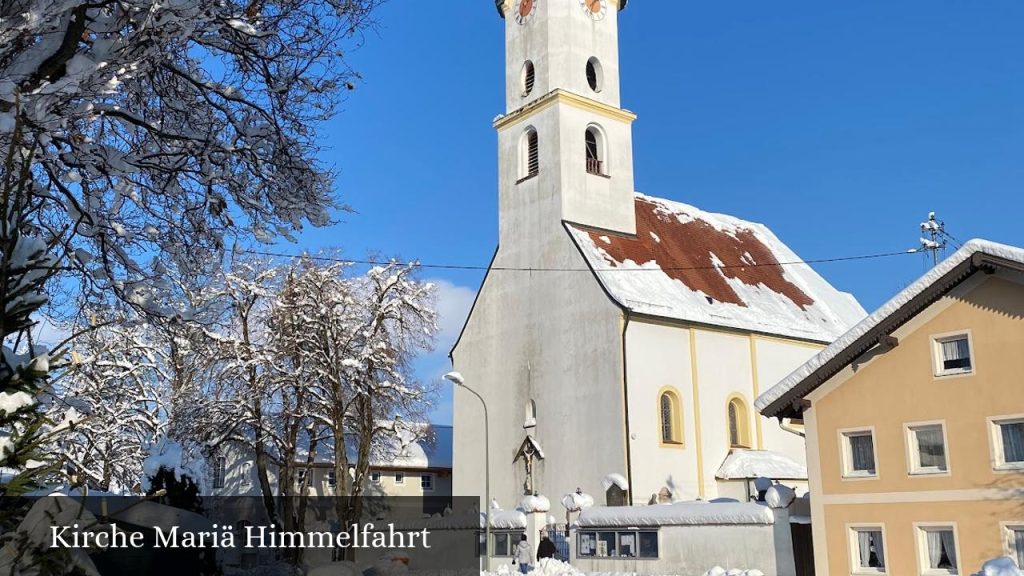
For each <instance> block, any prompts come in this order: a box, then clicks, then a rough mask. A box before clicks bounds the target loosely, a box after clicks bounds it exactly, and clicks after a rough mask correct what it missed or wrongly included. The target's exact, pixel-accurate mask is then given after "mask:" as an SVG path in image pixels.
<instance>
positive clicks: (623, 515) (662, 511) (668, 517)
mask: <svg viewBox="0 0 1024 576" xmlns="http://www.w3.org/2000/svg"><path fill="white" fill-rule="evenodd" d="M576 523H577V524H578V525H579V527H581V528H597V527H619V526H699V525H712V524H774V523H775V516H774V515H773V514H772V511H771V510H770V509H769V508H768V507H767V506H764V505H762V504H756V503H753V502H723V503H711V502H677V503H674V504H654V505H650V506H595V507H593V508H587V509H585V510H583V512H581V513H580V517H579V519H578V520H577V521H576Z"/></svg>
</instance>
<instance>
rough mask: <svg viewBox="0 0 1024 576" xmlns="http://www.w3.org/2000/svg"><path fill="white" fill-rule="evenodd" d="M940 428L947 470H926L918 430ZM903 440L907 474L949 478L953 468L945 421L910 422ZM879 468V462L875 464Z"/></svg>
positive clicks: (906, 426)
mask: <svg viewBox="0 0 1024 576" xmlns="http://www.w3.org/2000/svg"><path fill="white" fill-rule="evenodd" d="M932 426H939V427H941V428H942V452H943V454H944V455H945V457H946V469H945V470H942V469H939V468H932V467H928V468H924V467H922V466H921V453H920V452H919V450H918V443H917V430H916V428H925V427H932ZM903 438H904V440H905V441H906V448H907V473H908V474H909V475H910V476H915V477H918V476H949V475H950V474H951V473H952V472H951V471H952V469H953V466H952V464H951V458H950V454H949V436H948V431H947V429H946V421H945V420H930V421H927V422H908V423H906V424H904V425H903ZM875 465H876V466H877V462H876V463H875Z"/></svg>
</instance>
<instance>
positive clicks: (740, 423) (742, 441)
mask: <svg viewBox="0 0 1024 576" xmlns="http://www.w3.org/2000/svg"><path fill="white" fill-rule="evenodd" d="M733 402H736V403H737V405H738V406H739V407H740V408H742V412H743V413H742V414H740V411H739V410H737V412H736V436H737V440H739V441H738V442H737V443H736V444H733V443H732V438H731V437H730V434H729V432H730V428H729V424H730V422H729V406H732V404H733ZM725 425H726V429H725V444H726V446H727V447H728V448H729V449H730V450H731V449H733V448H746V449H747V450H750V449H752V448H753V447H754V446H753V443H752V442H751V437H750V408H748V405H747V400H746V398H744V397H743V395H742V394H736V393H733V394H730V395H729V397H728V398H726V399H725Z"/></svg>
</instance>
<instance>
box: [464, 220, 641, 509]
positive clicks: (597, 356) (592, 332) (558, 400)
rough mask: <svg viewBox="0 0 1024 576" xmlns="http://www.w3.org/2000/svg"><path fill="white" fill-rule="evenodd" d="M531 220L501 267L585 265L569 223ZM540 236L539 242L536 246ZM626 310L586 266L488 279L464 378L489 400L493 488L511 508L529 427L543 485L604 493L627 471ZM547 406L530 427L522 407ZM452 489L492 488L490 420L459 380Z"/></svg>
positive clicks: (476, 491)
mask: <svg viewBox="0 0 1024 576" xmlns="http://www.w3.org/2000/svg"><path fill="white" fill-rule="evenodd" d="M557 232H558V233H560V235H561V236H560V237H558V236H555V237H552V235H551V231H550V230H548V231H547V232H545V231H543V230H537V233H536V235H531V234H530V232H529V231H528V230H527V229H524V230H522V234H521V235H520V236H519V239H518V241H517V243H516V244H512V245H502V247H501V249H500V250H499V253H498V257H497V258H496V260H495V266H499V267H500V266H521V265H522V264H523V262H524V261H527V260H528V259H529V254H541V255H543V256H542V257H541V258H538V259H537V260H534V261H533V263H534V265H535V266H547V267H569V268H579V267H580V259H579V254H578V252H577V251H576V248H575V246H574V245H573V244H572V243H571V241H570V240H569V237H568V235H567V234H566V232H565V231H564V230H563V229H561V228H558V229H557ZM531 245H532V246H531ZM621 330H622V327H621V312H620V311H619V310H618V309H617V308H616V307H615V306H614V305H613V304H612V303H611V301H610V300H609V299H608V298H607V296H606V295H605V294H604V292H603V291H602V290H601V288H600V286H599V285H598V283H597V282H595V281H594V279H593V277H592V276H591V275H590V274H589V273H587V272H547V273H538V274H531V273H529V272H519V271H514V272H513V271H508V272H502V271H494V272H492V273H491V274H490V275H489V276H488V278H487V280H486V281H485V283H484V285H483V287H482V289H481V293H480V296H479V298H478V300H477V302H476V305H475V307H474V309H473V313H472V315H471V317H470V320H469V322H468V323H467V325H466V328H465V331H464V333H463V335H462V338H461V339H460V341H459V343H458V344H457V346H456V348H455V350H454V352H453V360H454V366H455V369H456V370H458V371H460V372H462V374H463V375H464V376H465V379H466V385H467V386H470V387H472V388H473V389H474V390H476V391H477V392H478V393H480V394H481V395H482V396H483V397H484V399H485V400H486V401H487V404H488V408H489V414H490V420H491V422H490V425H491V428H490V430H491V432H490V433H491V442H490V456H491V495H492V497H493V498H497V499H498V501H499V503H500V504H501V505H502V506H503V507H511V506H513V505H514V504H515V503H516V502H518V501H519V499H520V498H521V496H522V494H523V481H524V479H525V470H524V467H523V463H522V462H519V463H513V458H514V455H515V453H516V450H517V449H518V448H519V446H520V444H521V443H522V441H523V440H524V438H525V435H526V434H527V433H530V434H533V435H534V437H535V438H536V439H537V440H538V442H539V443H540V445H541V447H542V448H543V450H544V456H545V458H544V459H543V460H540V461H539V462H537V463H536V466H535V470H534V479H535V483H534V488H535V490H536V491H538V492H540V493H543V494H548V495H553V496H554V497H557V496H558V495H561V494H565V493H568V492H572V491H573V490H575V489H576V488H577V487H581V488H583V490H584V491H586V492H588V493H590V494H594V495H595V496H599V495H601V494H603V489H602V487H601V480H602V478H604V476H605V475H606V474H608V473H609V472H620V473H625V461H626V459H625V432H624V426H623V397H622V394H623V393H622V374H623V372H622V348H621ZM530 400H533V401H534V402H536V405H537V419H536V426H535V427H533V428H531V429H529V430H526V429H524V428H523V424H524V407H525V406H526V404H527V402H529V401H530ZM454 422H455V427H454V436H455V438H454V473H453V475H454V493H455V495H465V496H483V494H484V466H483V463H484V433H483V432H484V429H483V414H482V410H481V408H480V404H479V401H478V400H477V399H476V398H475V397H473V396H471V395H470V394H469V393H468V392H466V391H464V390H460V389H456V392H455V400H454Z"/></svg>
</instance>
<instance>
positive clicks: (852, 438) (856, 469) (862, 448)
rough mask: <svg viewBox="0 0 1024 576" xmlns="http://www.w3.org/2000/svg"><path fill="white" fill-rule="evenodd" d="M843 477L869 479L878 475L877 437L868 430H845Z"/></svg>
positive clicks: (843, 439)
mask: <svg viewBox="0 0 1024 576" xmlns="http://www.w3.org/2000/svg"><path fill="white" fill-rule="evenodd" d="M840 435H841V438H842V442H843V476H844V477H846V478H867V477H875V476H877V475H878V470H877V469H876V467H875V435H874V432H873V431H872V430H870V429H868V430H843V431H841V432H840Z"/></svg>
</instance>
